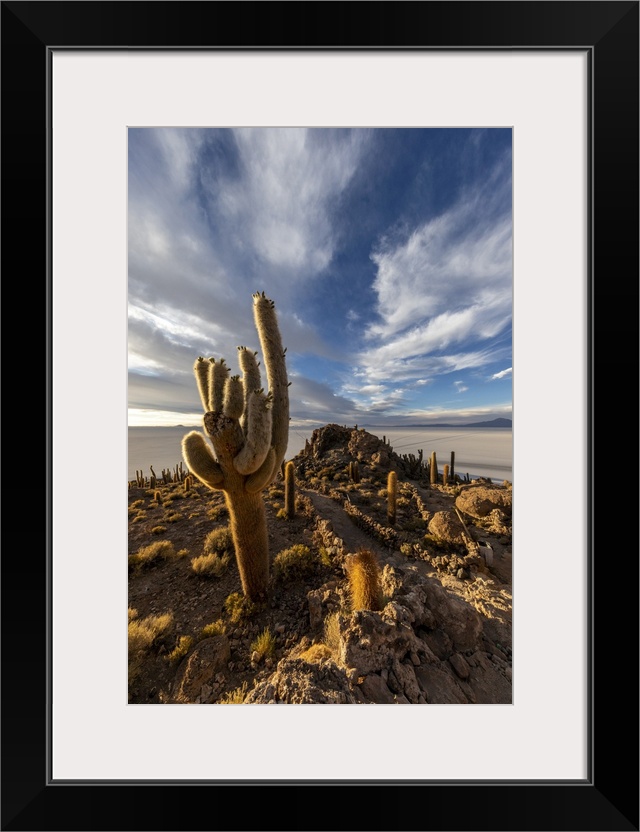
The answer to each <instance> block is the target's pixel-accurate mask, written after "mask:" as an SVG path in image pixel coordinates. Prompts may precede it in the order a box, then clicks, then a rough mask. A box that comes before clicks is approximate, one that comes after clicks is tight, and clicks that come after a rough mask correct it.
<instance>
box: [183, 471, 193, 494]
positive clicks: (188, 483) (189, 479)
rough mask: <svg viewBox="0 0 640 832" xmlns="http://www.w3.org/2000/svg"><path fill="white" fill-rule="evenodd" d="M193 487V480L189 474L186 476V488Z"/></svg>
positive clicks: (187, 489)
mask: <svg viewBox="0 0 640 832" xmlns="http://www.w3.org/2000/svg"><path fill="white" fill-rule="evenodd" d="M192 487H193V480H192V479H191V477H190V476H189V475H188V474H187V476H186V477H185V478H184V490H185V491H189V490H190V489H191V488H192Z"/></svg>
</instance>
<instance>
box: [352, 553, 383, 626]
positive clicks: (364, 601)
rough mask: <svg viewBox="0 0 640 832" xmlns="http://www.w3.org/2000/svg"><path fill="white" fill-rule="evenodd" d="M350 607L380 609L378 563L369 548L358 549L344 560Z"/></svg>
mask: <svg viewBox="0 0 640 832" xmlns="http://www.w3.org/2000/svg"><path fill="white" fill-rule="evenodd" d="M346 567H347V577H348V580H349V593H350V595H351V607H352V609H353V611H354V612H355V611H356V610H381V609H382V602H383V596H382V589H381V586H380V565H379V564H378V559H377V557H376V556H375V555H374V553H373V552H372V551H371V550H370V549H364V548H361V549H358V551H357V552H356V553H355V554H354V555H350V556H348V558H347V562H346Z"/></svg>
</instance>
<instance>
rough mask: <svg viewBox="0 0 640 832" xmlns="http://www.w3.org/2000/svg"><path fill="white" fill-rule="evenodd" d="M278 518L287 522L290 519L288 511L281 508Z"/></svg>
mask: <svg viewBox="0 0 640 832" xmlns="http://www.w3.org/2000/svg"><path fill="white" fill-rule="evenodd" d="M276 517H277V518H278V520H287V519H288V515H287V510H286V508H281V509H280V510H279V511H278V513H277V514H276Z"/></svg>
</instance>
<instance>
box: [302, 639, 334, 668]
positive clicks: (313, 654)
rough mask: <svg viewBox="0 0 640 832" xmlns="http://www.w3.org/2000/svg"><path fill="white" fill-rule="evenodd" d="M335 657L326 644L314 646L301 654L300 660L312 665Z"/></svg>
mask: <svg viewBox="0 0 640 832" xmlns="http://www.w3.org/2000/svg"><path fill="white" fill-rule="evenodd" d="M332 657H333V652H332V651H331V649H330V648H329V647H327V645H326V644H312V645H311V647H310V648H309V649H308V650H305V651H304V653H301V654H300V656H299V658H301V659H304V660H305V661H307V662H311V663H312V664H315V663H318V662H321V661H322V660H323V659H330V658H332Z"/></svg>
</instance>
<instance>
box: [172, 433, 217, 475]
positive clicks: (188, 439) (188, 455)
mask: <svg viewBox="0 0 640 832" xmlns="http://www.w3.org/2000/svg"><path fill="white" fill-rule="evenodd" d="M182 455H183V457H184V461H185V462H186V463H187V466H188V468H189V470H190V471H192V472H193V473H194V474H195V475H196V477H197V478H198V479H199V480H200V481H201V482H203V483H204V484H205V485H206V486H208V487H209V488H219V489H222V488H223V483H224V475H223V473H222V468H220V466H219V465H218V463H217V462H216V461H215V459H214V458H213V454H212V453H211V451H210V450H209V446H208V445H207V442H206V440H205V438H204V436H203V435H202V434H201V433H198V431H197V430H192V431H191V433H188V434H187V435H186V436H184V437H183V439H182Z"/></svg>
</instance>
